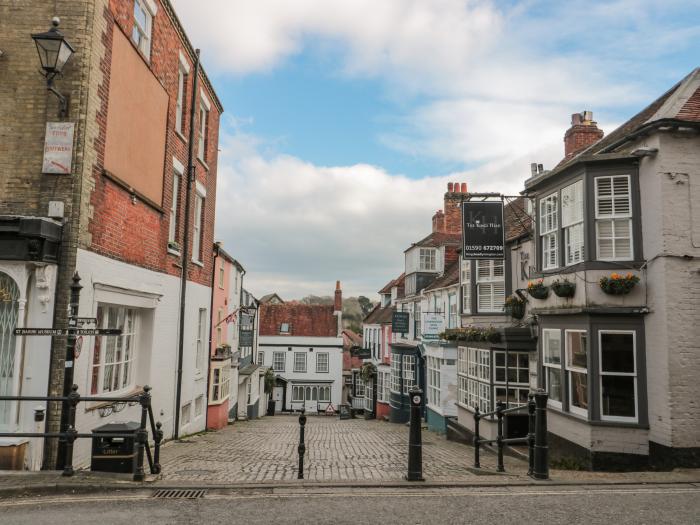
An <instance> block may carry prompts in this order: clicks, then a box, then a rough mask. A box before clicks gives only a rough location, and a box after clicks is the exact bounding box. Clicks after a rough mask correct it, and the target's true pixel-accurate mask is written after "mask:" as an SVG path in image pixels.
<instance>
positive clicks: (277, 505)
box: [0, 484, 700, 525]
mask: <svg viewBox="0 0 700 525" xmlns="http://www.w3.org/2000/svg"><path fill="white" fill-rule="evenodd" d="M0 521H1V522H2V523H3V525H25V524H43V523H70V524H71V525H82V524H94V523H100V524H105V525H109V524H123V523H129V522H132V523H168V524H185V523H187V524H189V523H207V524H216V523H232V524H237V523H241V524H257V523H272V524H275V525H284V524H299V523H328V524H344V523H352V524H354V525H356V524H358V523H381V524H382V525H391V524H394V523H396V524H401V525H405V524H422V523H427V524H437V523H473V524H481V523H484V524H486V523H488V524H493V523H498V524H499V525H501V524H503V525H507V524H510V523H513V524H518V525H523V524H529V523H546V524H547V525H551V524H559V523H586V524H598V523H600V524H609V523H614V524H615V525H626V524H635V525H638V524H643V523H653V524H659V523H673V524H674V525H681V524H697V523H698V521H700V486H698V485H691V484H682V485H659V486H645V487H638V486H637V487H634V486H630V487H624V486H618V487H594V486H589V487H576V488H573V487H572V488H562V487H520V488H515V487H511V488H501V489H495V488H489V489H486V488H482V489H476V488H474V489H443V490H438V489H434V490H429V489H426V488H422V489H421V488H417V489H395V490H386V489H378V488H375V489H372V490H370V491H368V490H367V489H364V490H361V489H356V490H350V489H347V488H346V489H336V490H330V489H327V490H325V491H323V490H321V491H315V492H314V491H310V490H308V489H307V490H300V489H274V490H273V489H270V490H268V491H258V492H251V491H244V492H222V491H218V492H217V491H210V492H208V493H207V494H206V495H205V496H204V498H202V499H196V500H162V499H154V498H153V497H152V491H148V492H131V491H129V492H126V493H122V494H118V493H111V494H96V495H90V496H56V497H43V498H27V499H24V498H11V499H6V500H0Z"/></svg>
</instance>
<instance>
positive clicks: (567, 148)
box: [564, 111, 603, 159]
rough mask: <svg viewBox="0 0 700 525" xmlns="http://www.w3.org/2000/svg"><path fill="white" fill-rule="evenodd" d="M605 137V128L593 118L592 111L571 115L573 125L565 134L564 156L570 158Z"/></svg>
mask: <svg viewBox="0 0 700 525" xmlns="http://www.w3.org/2000/svg"><path fill="white" fill-rule="evenodd" d="M602 138H603V130H602V129H600V128H598V123H597V122H595V121H594V120H593V112H592V111H582V112H581V113H574V114H573V115H571V127H570V128H569V129H567V130H566V133H565V134H564V157H565V158H566V159H570V158H571V157H573V156H574V155H576V154H577V153H579V152H580V151H582V150H584V149H585V148H587V147H588V146H590V145H591V144H594V143H596V142H598V141H599V140H600V139H602Z"/></svg>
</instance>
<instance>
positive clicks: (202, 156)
mask: <svg viewBox="0 0 700 525" xmlns="http://www.w3.org/2000/svg"><path fill="white" fill-rule="evenodd" d="M210 113H211V102H209V98H208V97H207V96H206V95H205V94H204V91H200V93H199V141H198V143H197V158H199V160H201V161H202V162H203V163H204V164H205V165H206V161H207V138H208V137H207V134H208V133H209V129H210V126H209V114H210Z"/></svg>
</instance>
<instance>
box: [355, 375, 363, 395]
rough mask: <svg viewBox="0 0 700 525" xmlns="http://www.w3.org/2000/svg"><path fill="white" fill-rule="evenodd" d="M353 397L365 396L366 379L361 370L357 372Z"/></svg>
mask: <svg viewBox="0 0 700 525" xmlns="http://www.w3.org/2000/svg"><path fill="white" fill-rule="evenodd" d="M353 397H354V398H360V397H365V381H364V379H362V375H361V374H360V372H355V395H354V396H353Z"/></svg>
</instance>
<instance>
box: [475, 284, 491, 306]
mask: <svg viewBox="0 0 700 525" xmlns="http://www.w3.org/2000/svg"><path fill="white" fill-rule="evenodd" d="M492 286H493V285H492V284H480V285H479V287H478V289H479V297H478V299H477V300H478V303H479V304H478V308H477V309H478V310H479V311H480V312H488V311H490V310H492V309H493V302H492V300H491V287H492Z"/></svg>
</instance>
